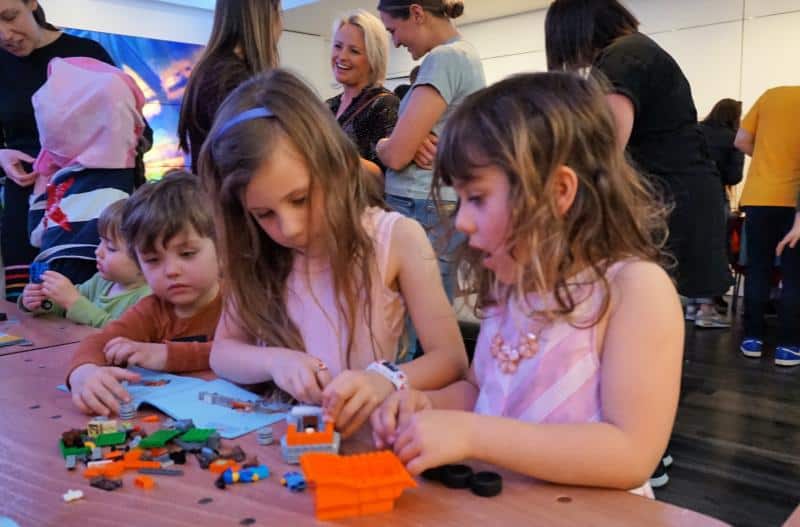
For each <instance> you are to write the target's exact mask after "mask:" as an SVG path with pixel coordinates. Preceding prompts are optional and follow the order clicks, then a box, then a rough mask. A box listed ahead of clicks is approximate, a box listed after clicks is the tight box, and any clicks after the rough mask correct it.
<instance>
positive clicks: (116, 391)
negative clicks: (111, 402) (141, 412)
mask: <svg viewBox="0 0 800 527" xmlns="http://www.w3.org/2000/svg"><path fill="white" fill-rule="evenodd" d="M112 370H113V371H112ZM108 372H109V375H106V376H104V377H103V379H102V382H103V386H105V388H106V389H107V390H108V391H109V392H111V393H112V394H113V395H114V397H115V398H116V399H118V400H123V401H125V402H128V401H129V400H130V398H131V396H130V394H129V393H128V390H126V389H125V387H124V386H122V384H121V383H120V382H119V381H120V380H130V381H134V380H135V379H136V377H138V376H136V375H129V374H128V372H127V371H125V370H124V369H122V368H109V369H108Z"/></svg>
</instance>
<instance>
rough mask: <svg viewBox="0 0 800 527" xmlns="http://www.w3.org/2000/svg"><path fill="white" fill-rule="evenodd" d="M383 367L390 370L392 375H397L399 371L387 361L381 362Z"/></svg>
mask: <svg viewBox="0 0 800 527" xmlns="http://www.w3.org/2000/svg"><path fill="white" fill-rule="evenodd" d="M383 365H384V366H386V367H387V368H389V369H390V370H392V371H393V372H394V373H397V372H399V371H400V369H399V368H398V367H397V366H395V365H394V364H392V363H391V362H389V361H383Z"/></svg>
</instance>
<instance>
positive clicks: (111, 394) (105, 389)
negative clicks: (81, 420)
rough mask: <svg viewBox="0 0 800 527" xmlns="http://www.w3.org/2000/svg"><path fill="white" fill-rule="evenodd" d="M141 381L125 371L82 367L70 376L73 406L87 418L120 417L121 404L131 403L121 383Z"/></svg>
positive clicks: (101, 367) (137, 376)
mask: <svg viewBox="0 0 800 527" xmlns="http://www.w3.org/2000/svg"><path fill="white" fill-rule="evenodd" d="M139 380H140V377H139V375H138V374H136V373H133V372H132V371H128V370H124V369H122V368H113V367H109V366H98V365H96V364H82V365H81V366H78V367H77V368H75V369H74V370H73V371H72V373H71V374H70V376H69V381H70V385H71V387H72V402H73V403H74V404H75V406H77V407H78V409H79V410H80V411H81V412H83V413H86V414H98V415H106V416H107V415H111V414H116V413H119V401H120V400H122V401H125V402H128V401H130V399H131V396H130V395H129V394H128V392H127V391H126V390H125V388H124V387H123V386H122V384H120V381H130V382H139Z"/></svg>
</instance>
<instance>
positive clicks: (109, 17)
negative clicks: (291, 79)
mask: <svg viewBox="0 0 800 527" xmlns="http://www.w3.org/2000/svg"><path fill="white" fill-rule="evenodd" d="M42 5H44V7H45V9H46V11H47V18H48V19H49V20H50V21H51V22H53V23H54V24H56V25H58V26H66V27H73V28H76V29H87V30H94V31H103V32H106V33H116V34H120V35H132V36H137V37H147V38H157V39H162V40H173V41H177V42H188V43H192V44H205V43H206V42H207V41H208V35H209V34H210V33H211V24H212V21H213V12H212V11H208V10H205V9H197V8H191V7H184V6H179V5H173V4H169V3H163V2H154V1H151V0H43V2H42ZM279 46H280V53H281V60H282V63H283V65H284V66H286V67H288V68H290V69H293V70H295V71H296V72H297V73H299V74H300V75H301V76H303V77H304V78H305V79H306V80H307V81H308V82H310V83H311V84H312V85H313V86H314V87H315V89H316V90H317V91H318V92H320V93H321V94H330V91H331V89H330V86H329V85H330V72H329V70H328V67H327V55H328V47H327V45H326V44H325V42H324V40H323V39H322V38H321V37H318V36H315V35H306V34H302V33H291V32H288V31H287V32H284V33H283V35H282V36H281V40H280V43H279Z"/></svg>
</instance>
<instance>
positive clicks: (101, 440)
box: [95, 432, 128, 447]
mask: <svg viewBox="0 0 800 527" xmlns="http://www.w3.org/2000/svg"><path fill="white" fill-rule="evenodd" d="M127 440H128V434H126V433H125V432H114V433H113V434H102V435H99V436H97V437H96V438H95V444H96V445H97V446H99V447H104V446H114V445H121V444H122V443H124V442H125V441H127Z"/></svg>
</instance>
